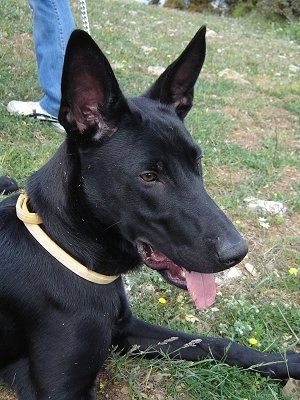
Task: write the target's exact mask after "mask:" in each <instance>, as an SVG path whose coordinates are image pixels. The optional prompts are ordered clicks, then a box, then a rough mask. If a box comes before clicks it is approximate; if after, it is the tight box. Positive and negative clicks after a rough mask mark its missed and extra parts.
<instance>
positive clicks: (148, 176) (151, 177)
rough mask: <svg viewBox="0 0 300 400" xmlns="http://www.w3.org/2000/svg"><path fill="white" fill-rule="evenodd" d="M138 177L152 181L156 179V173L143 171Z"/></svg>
mask: <svg viewBox="0 0 300 400" xmlns="http://www.w3.org/2000/svg"><path fill="white" fill-rule="evenodd" d="M140 177H141V178H142V179H143V181H145V182H154V181H157V175H156V173H155V172H144V173H142V174H141V175H140Z"/></svg>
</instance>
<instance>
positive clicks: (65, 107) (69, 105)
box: [58, 30, 129, 137]
mask: <svg viewBox="0 0 300 400" xmlns="http://www.w3.org/2000/svg"><path fill="white" fill-rule="evenodd" d="M61 92H62V93H61V94H62V97H61V105H60V111H59V117H58V120H59V122H60V123H61V125H63V127H64V128H65V129H66V131H67V132H69V133H70V132H77V133H81V134H82V133H84V132H86V131H91V132H93V133H97V137H101V136H103V135H111V134H112V133H114V132H115V131H116V129H117V127H118V122H119V121H120V119H121V117H122V116H123V115H124V113H129V108H128V105H127V102H126V99H125V97H124V96H123V94H122V92H121V90H120V88H119V84H118V82H117V80H116V77H115V75H114V73H113V71H112V69H111V66H110V64H109V62H108V60H107V58H106V57H105V55H104V54H103V53H102V51H101V50H100V49H99V47H98V45H97V44H96V43H95V42H94V40H93V39H92V38H91V37H90V36H89V35H88V34H87V33H86V32H84V31H82V30H75V31H74V32H73V33H72V34H71V37H70V39H69V42H68V45H67V49H66V54H65V60H64V67H63V73H62V84H61Z"/></svg>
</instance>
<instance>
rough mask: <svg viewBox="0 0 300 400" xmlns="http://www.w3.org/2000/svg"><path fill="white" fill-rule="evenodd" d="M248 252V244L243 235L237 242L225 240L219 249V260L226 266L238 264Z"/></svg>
mask: <svg viewBox="0 0 300 400" xmlns="http://www.w3.org/2000/svg"><path fill="white" fill-rule="evenodd" d="M247 253H248V246H247V243H246V242H245V240H244V239H243V238H242V237H241V238H240V240H239V241H238V242H235V243H230V242H229V243H228V242H227V243H226V242H225V243H223V244H222V245H221V247H220V248H219V249H218V256H219V260H220V261H221V263H222V264H223V265H224V267H225V268H230V267H232V266H233V265H236V264H238V263H239V262H240V261H242V259H243V258H244V257H245V255H246V254H247Z"/></svg>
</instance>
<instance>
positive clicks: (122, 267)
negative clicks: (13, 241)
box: [27, 142, 140, 275]
mask: <svg viewBox="0 0 300 400" xmlns="http://www.w3.org/2000/svg"><path fill="white" fill-rule="evenodd" d="M74 165H80V163H79V162H78V155H77V154H76V153H72V152H70V149H69V147H68V145H67V143H66V142H64V143H63V144H62V145H61V147H60V148H59V150H58V151H57V152H56V154H55V155H54V157H52V158H51V159H50V160H49V161H48V163H46V164H45V165H44V166H43V167H42V168H41V169H39V170H38V171H36V172H35V173H34V174H33V175H32V176H31V177H30V178H29V179H28V183H27V193H28V196H29V207H30V210H31V211H34V212H37V213H38V214H39V215H40V216H41V218H42V220H43V225H42V227H43V230H44V231H45V232H46V233H47V235H49V237H51V239H52V240H54V241H55V242H56V243H57V244H58V245H59V246H60V247H61V248H62V249H64V250H65V251H66V252H67V253H69V254H70V255H71V256H72V257H74V258H75V259H76V260H78V261H79V262H80V263H82V264H84V265H86V267H87V268H89V269H91V270H94V271H96V272H99V273H102V274H107V275H115V274H121V273H124V272H127V271H128V270H129V269H133V268H135V267H137V265H138V264H140V257H139V255H138V253H137V250H136V249H135V247H134V246H133V245H132V244H131V243H129V242H128V241H126V240H125V239H124V238H122V237H121V235H120V233H119V232H118V230H117V227H113V226H107V225H105V224H103V223H102V222H101V221H97V220H95V218H94V217H93V215H91V214H90V213H89V210H87V208H86V205H85V204H84V196H83V193H82V189H81V185H80V182H79V181H78V178H76V177H78V176H80V173H79V172H80V171H76V170H75V169H74ZM117 244H120V246H119V248H117V247H116V245H117ZM125 254H126V257H124V256H125ZM124 260H126V263H125V261H124Z"/></svg>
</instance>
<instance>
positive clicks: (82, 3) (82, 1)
mask: <svg viewBox="0 0 300 400" xmlns="http://www.w3.org/2000/svg"><path fill="white" fill-rule="evenodd" d="M79 5H80V15H81V21H82V26H83V29H84V30H85V31H86V32H87V33H88V34H89V35H90V24H89V18H88V13H87V6H86V2H85V0H79Z"/></svg>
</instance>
